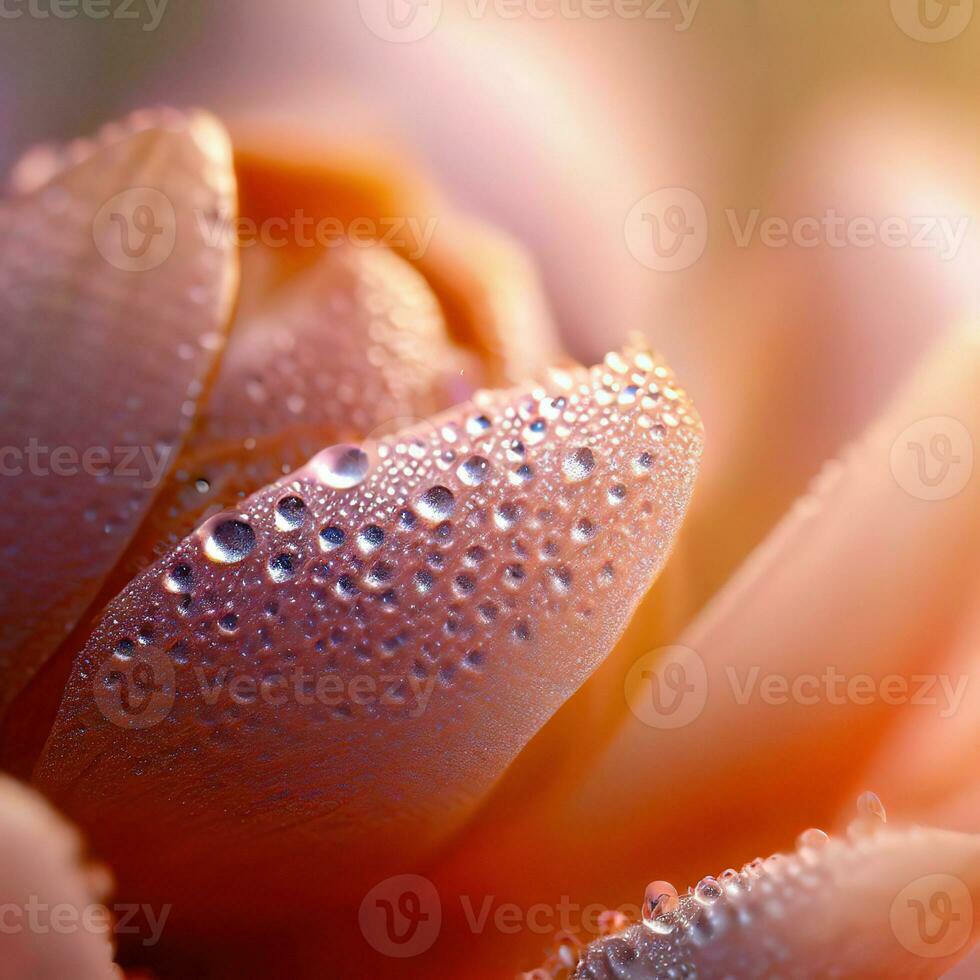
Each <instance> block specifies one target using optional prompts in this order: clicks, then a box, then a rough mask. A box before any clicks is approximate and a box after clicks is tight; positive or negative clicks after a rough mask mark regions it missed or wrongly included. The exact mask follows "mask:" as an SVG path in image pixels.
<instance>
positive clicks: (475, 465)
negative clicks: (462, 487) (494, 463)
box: [456, 456, 490, 487]
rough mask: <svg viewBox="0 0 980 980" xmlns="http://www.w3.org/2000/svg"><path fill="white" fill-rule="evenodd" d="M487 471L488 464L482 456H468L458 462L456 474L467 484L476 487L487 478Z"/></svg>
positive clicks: (488, 470)
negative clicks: (463, 460) (461, 461)
mask: <svg viewBox="0 0 980 980" xmlns="http://www.w3.org/2000/svg"><path fill="white" fill-rule="evenodd" d="M489 472H490V464H489V463H488V462H487V460H486V459H484V457H483V456H470V458H469V459H467V460H466V461H465V462H463V463H460V465H459V468H458V469H457V470H456V475H457V476H458V477H459V478H460V480H461V481H462V482H463V483H465V484H466V485H467V486H470V487H478V486H479V485H480V484H481V483H483V481H484V480H485V479H486V478H487V475H488V474H489Z"/></svg>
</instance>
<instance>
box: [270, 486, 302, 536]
mask: <svg viewBox="0 0 980 980" xmlns="http://www.w3.org/2000/svg"><path fill="white" fill-rule="evenodd" d="M305 520H306V504H305V503H303V500H302V498H300V497H297V496H296V495H295V494H290V495H289V496H287V497H283V498H282V499H281V500H280V501H279V503H277V504H276V527H277V528H279V530H280V531H295V530H296V528H298V527H302V526H303V523H304V522H305Z"/></svg>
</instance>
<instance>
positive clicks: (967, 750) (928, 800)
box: [867, 477, 980, 830]
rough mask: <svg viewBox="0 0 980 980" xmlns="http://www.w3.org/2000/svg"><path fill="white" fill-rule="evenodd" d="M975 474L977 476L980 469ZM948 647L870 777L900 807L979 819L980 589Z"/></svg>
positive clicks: (918, 813)
mask: <svg viewBox="0 0 980 980" xmlns="http://www.w3.org/2000/svg"><path fill="white" fill-rule="evenodd" d="M975 478H976V477H975ZM972 596H973V602H974V609H973V612H972V614H970V615H968V616H967V617H966V619H965V621H964V622H963V624H962V627H961V628H960V630H959V632H958V634H957V635H956V638H955V640H954V642H953V644H952V645H951V646H950V647H949V649H950V653H949V655H948V656H947V655H945V653H944V650H943V649H942V648H939V649H937V647H938V644H936V645H935V646H933V647H932V649H930V651H929V652H930V658H929V664H928V668H927V669H924V670H923V671H922V672H921V673H920V674H919V675H918V676H917V677H915V678H913V683H912V684H911V695H912V696H911V698H910V700H909V703H908V704H905V705H902V706H901V707H900V708H896V711H901V715H900V716H899V718H898V720H897V721H896V723H895V725H894V729H895V730H894V731H893V732H892V733H890V734H889V736H888V739H887V740H886V741H885V743H884V744H883V745H882V747H881V750H880V752H879V755H878V758H877V760H876V761H875V763H874V765H873V766H872V767H871V768H870V769H869V774H868V777H867V779H868V782H869V785H873V786H874V787H875V788H876V789H878V790H880V791H881V792H882V793H883V794H884V795H886V796H887V798H888V799H895V800H901V801H902V813H903V814H908V815H909V816H911V817H913V818H915V819H921V818H922V817H923V816H924V815H928V816H929V817H930V818H932V819H935V820H937V821H941V822H942V824H943V826H948V827H954V828H956V829H961V830H970V829H974V828H976V827H978V826H980V780H978V779H977V773H978V772H980V769H978V766H977V763H978V760H980V603H978V602H977V598H978V596H980V591H978V590H977V589H974V591H973V593H972Z"/></svg>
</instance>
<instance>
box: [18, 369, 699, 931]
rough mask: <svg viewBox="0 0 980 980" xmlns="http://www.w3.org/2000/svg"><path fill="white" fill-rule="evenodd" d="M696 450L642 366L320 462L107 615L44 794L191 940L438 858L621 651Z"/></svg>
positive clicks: (484, 402) (51, 757) (689, 420)
mask: <svg viewBox="0 0 980 980" xmlns="http://www.w3.org/2000/svg"><path fill="white" fill-rule="evenodd" d="M700 448H701V430H700V423H699V422H698V420H697V418H696V416H695V415H694V413H693V409H692V408H691V406H690V404H689V402H688V401H687V399H686V396H685V395H684V393H683V392H682V391H681V390H680V389H678V388H677V387H676V386H675V384H674V382H673V380H672V377H671V375H670V373H669V371H668V370H667V369H666V368H665V367H664V366H663V365H662V364H661V363H660V362H658V361H656V360H655V359H654V358H653V357H651V356H650V355H648V354H647V353H645V352H643V351H632V352H630V353H629V354H628V355H627V356H625V357H624V356H621V355H610V356H609V358H608V359H607V362H606V364H604V365H601V366H599V367H596V368H593V369H592V370H590V371H586V370H585V369H578V370H576V371H574V372H569V373H565V372H556V373H554V374H552V375H551V376H550V377H549V378H548V380H547V381H546V382H545V383H544V384H543V385H542V386H541V387H534V388H518V389H515V390H512V391H506V392H500V393H483V394H481V395H478V396H477V397H476V399H475V400H474V401H473V402H472V403H470V404H467V405H463V406H461V407H459V408H458V409H455V410H453V411H451V412H449V413H447V414H445V415H443V416H442V417H439V418H437V419H435V420H434V421H433V423H432V424H429V425H422V426H416V427H414V428H411V429H409V430H407V431H405V432H402V433H400V434H399V435H398V436H396V437H389V438H385V439H382V440H381V441H380V442H379V443H377V444H376V445H373V446H371V445H369V446H368V447H367V450H368V451H367V452H364V451H362V450H361V449H359V448H356V447H350V446H348V447H344V446H340V447H332V448H331V449H328V450H325V451H324V452H323V453H321V454H319V455H318V456H317V457H314V459H313V460H311V462H310V463H309V464H308V465H307V466H305V467H303V468H301V469H300V470H297V471H296V472H295V473H293V474H292V475H291V476H290V477H289V478H287V479H285V480H283V481H281V482H280V483H279V484H277V485H274V486H272V487H270V488H267V489H265V490H263V491H262V492H260V493H258V494H256V495H255V496H253V497H252V498H250V499H249V500H247V501H245V502H243V504H242V505H241V508H240V509H238V510H237V511H236V512H235V513H232V514H226V515H223V516H219V517H216V518H212V519H211V520H210V521H209V522H207V523H206V524H205V525H204V526H203V527H202V528H201V529H200V530H199V531H198V532H196V533H195V534H194V535H192V536H191V537H190V538H188V539H187V540H186V541H184V542H183V543H182V544H181V545H180V546H179V547H178V548H177V549H176V550H175V551H174V552H173V553H172V554H171V555H170V556H169V557H168V558H167V559H165V560H164V561H162V562H161V563H158V564H157V565H156V566H154V567H153V568H151V569H149V570H148V571H147V573H146V574H144V575H143V576H141V577H140V578H139V579H137V580H136V581H135V582H134V583H133V585H132V586H131V587H130V588H129V589H128V590H127V591H126V592H125V593H124V594H123V595H121V596H120V597H119V598H118V599H117V600H116V601H115V602H113V603H112V604H111V606H110V608H109V609H108V611H107V615H106V618H105V619H104V621H103V622H102V624H101V625H100V626H99V628H98V629H97V630H96V631H95V633H94V634H93V636H92V639H91V641H90V643H89V644H88V646H87V647H86V649H85V651H84V652H83V654H82V655H81V656H80V658H79V659H78V661H77V662H76V665H75V671H74V676H73V678H72V680H71V683H70V685H69V689H68V693H67V695H66V697H65V700H64V703H63V705H62V709H61V711H60V714H59V718H58V721H57V723H56V726H55V729H54V732H53V733H52V736H51V738H50V740H49V742H48V744H47V746H46V748H45V752H44V755H43V757H42V760H41V762H40V764H39V767H38V771H37V778H38V780H39V782H40V784H41V785H42V786H44V787H45V788H46V789H47V790H49V791H50V792H51V793H52V795H53V796H54V798H55V799H57V800H58V801H59V802H60V803H61V804H63V805H64V806H65V808H66V810H67V811H68V812H69V813H70V814H72V815H73V816H74V817H76V818H77V819H79V821H80V822H81V824H82V825H83V826H84V827H86V828H87V829H88V830H89V831H90V832H91V833H92V834H93V837H94V839H95V840H96V841H97V842H98V844H99V846H100V847H101V848H103V849H104V853H106V854H107V855H108V856H109V857H111V858H112V860H113V862H114V866H116V867H117V869H118V870H119V873H120V876H121V879H122V881H123V883H124V887H127V888H133V887H136V888H138V889H139V890H140V893H141V894H144V893H145V892H146V890H148V889H151V888H152V889H156V890H163V891H164V892H166V893H167V894H169V895H176V894H182V895H184V896H186V897H185V899H184V902H183V903H182V905H181V904H179V905H178V907H177V909H176V910H175V916H176V915H177V913H178V912H180V913H181V914H183V915H185V916H187V917H188V919H189V920H191V921H190V922H188V925H189V926H191V927H192V926H193V925H194V924H195V923H194V922H193V921H192V920H193V910H194V909H195V908H199V907H200V906H201V905H202V904H206V906H207V908H208V912H209V916H210V918H209V920H208V921H209V922H211V923H212V924H213V923H214V922H216V921H220V920H221V917H222V915H223V914H224V912H225V911H228V912H229V914H230V915H232V916H233V917H234V918H236V919H237V920H238V921H240V922H244V921H252V919H253V917H254V915H255V914H258V913H259V910H261V914H263V915H265V916H272V917H279V916H282V915H286V916H288V915H289V910H290V909H291V908H292V907H294V903H295V902H296V901H298V900H299V894H300V892H299V891H297V888H299V889H300V891H302V892H303V893H304V895H306V896H309V897H311V899H312V898H313V897H316V896H317V895H319V896H320V898H323V892H324V891H329V893H330V897H331V898H332V900H334V901H338V900H340V899H341V897H342V895H343V894H345V893H351V892H353V893H355V894H356V892H357V890H358V889H359V888H360V887H361V886H362V884H363V882H364V881H366V880H370V878H371V876H373V875H376V874H378V873H379V871H380V870H382V869H385V868H390V867H393V866H394V867H397V868H398V869H401V868H403V867H405V866H406V865H408V866H411V865H413V864H414V863H416V862H418V861H421V860H422V859H424V858H425V857H426V856H427V855H429V854H431V853H432V851H433V848H434V847H435V846H436V845H437V844H439V843H440V842H441V841H443V840H444V839H445V837H446V836H447V834H449V833H450V832H451V831H452V830H453V829H455V828H457V827H458V826H459V825H460V823H461V822H462V821H463V820H464V819H465V818H466V817H467V816H468V815H469V814H471V813H472V811H473V809H474V807H475V805H476V804H477V802H478V801H479V800H480V799H481V798H482V797H483V796H484V795H485V793H486V792H487V791H488V790H489V788H490V787H491V786H492V785H493V784H494V782H495V781H496V780H497V778H498V777H499V775H500V773H501V772H502V771H503V770H504V769H505V768H506V766H507V765H508V764H509V763H510V762H511V760H512V759H513V758H514V756H515V755H516V754H517V752H518V751H519V750H520V749H521V747H522V746H523V745H524V743H525V742H526V741H527V740H528V739H529V738H530V737H531V736H532V735H533V734H534V733H535V731H536V730H537V729H538V728H539V727H540V726H541V725H542V724H543V722H544V721H545V720H546V719H547V718H548V716H549V715H550V714H551V713H552V712H553V711H554V710H555V708H556V707H557V706H558V705H559V704H560V703H561V702H562V701H563V700H564V699H565V698H566V697H567V696H568V695H569V694H570V693H571V692H572V691H573V690H574V689H575V688H576V687H577V686H578V685H579V684H580V683H581V682H582V680H583V679H584V678H585V677H586V676H587V675H588V673H589V672H590V671H591V670H592V669H593V668H594V667H595V665H596V663H597V662H598V661H599V660H600V659H601V657H602V656H603V655H604V653H605V652H606V651H607V650H608V649H609V647H610V646H611V644H612V643H614V642H615V640H616V637H617V636H618V634H619V632H620V631H621V630H622V628H623V626H624V624H625V623H626V621H627V619H628V617H629V615H630V613H631V612H632V609H633V608H634V606H635V604H636V602H637V601H638V600H639V598H640V596H641V595H642V594H643V592H644V591H645V590H646V589H647V588H648V586H649V584H650V581H651V579H652V578H654V577H655V576H656V574H657V572H658V571H659V569H660V567H661V565H662V564H663V562H664V560H665V559H666V556H667V552H668V549H669V547H670V544H671V541H672V539H673V536H674V533H675V531H676V529H677V526H678V524H679V523H680V521H681V519H682V516H683V513H684V510H685V507H686V505H687V501H688V498H689V495H690V492H691V489H692V486H693V482H694V478H695V473H696V467H697V459H698V457H699V454H700ZM244 812H247V813H248V820H247V821H242V820H241V819H240V818H239V814H241V813H244ZM151 840H152V846H149V847H148V846H147V845H148V844H149V842H150V841H151ZM242 848H246V849H247V853H248V862H247V863H248V868H247V869H243V868H242V867H241V857H240V856H241V854H242V853H243V852H242V850H241V849H242ZM311 861H312V862H314V863H316V864H319V865H321V866H322V867H323V868H325V869H326V868H329V869H330V872H329V882H326V881H323V880H319V876H318V880H310V878H309V876H307V875H305V874H304V869H305V868H308V867H309V866H310V863H311ZM189 869H197V870H196V871H191V870H189ZM226 874H233V875H234V877H235V878H236V880H238V881H239V882H242V881H243V878H242V875H243V874H245V875H247V877H248V880H252V875H253V874H254V875H255V880H256V881H260V882H261V887H260V888H259V887H258V886H257V887H256V889H255V890H254V891H249V892H247V894H246V896H245V903H244V904H245V905H247V906H248V907H247V908H242V904H243V903H242V901H241V900H242V897H243V896H242V894H241V893H240V891H239V890H236V894H235V895H234V896H230V895H229V894H228V889H227V886H226V884H224V882H225V881H226V880H227V879H226V878H225V877H223V876H224V875H226ZM297 882H300V884H299V885H297ZM222 903H230V904H231V905H233V906H234V907H233V908H230V909H225V908H222ZM196 924H197V925H198V927H200V926H201V925H203V923H202V922H201V921H200V920H198V922H197V923H196Z"/></svg>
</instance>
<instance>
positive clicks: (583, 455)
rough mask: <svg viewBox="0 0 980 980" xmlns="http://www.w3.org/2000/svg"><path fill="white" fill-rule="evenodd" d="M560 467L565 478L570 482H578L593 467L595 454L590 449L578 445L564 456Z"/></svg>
mask: <svg viewBox="0 0 980 980" xmlns="http://www.w3.org/2000/svg"><path fill="white" fill-rule="evenodd" d="M561 468H562V472H563V473H564V474H565V479H566V480H568V481H569V482H570V483H578V482H579V481H580V480H584V479H585V478H586V477H587V476H588V475H589V474H590V473H591V472H592V471H593V470H594V469H595V456H594V455H593V453H592V450H591V449H588V448H587V447H585V446H580V447H579V448H578V449H576V450H575V451H574V452H572V453H569V454H568V455H567V456H566V457H565V460H564V462H563V463H562V464H561Z"/></svg>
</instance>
